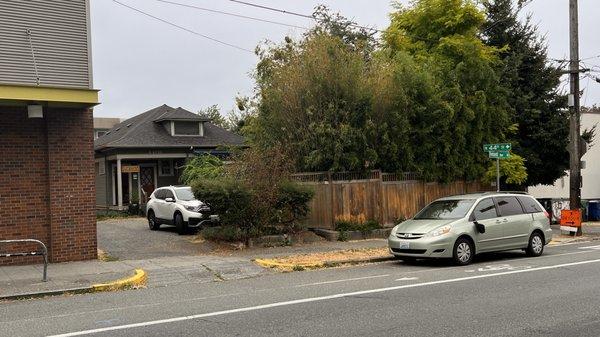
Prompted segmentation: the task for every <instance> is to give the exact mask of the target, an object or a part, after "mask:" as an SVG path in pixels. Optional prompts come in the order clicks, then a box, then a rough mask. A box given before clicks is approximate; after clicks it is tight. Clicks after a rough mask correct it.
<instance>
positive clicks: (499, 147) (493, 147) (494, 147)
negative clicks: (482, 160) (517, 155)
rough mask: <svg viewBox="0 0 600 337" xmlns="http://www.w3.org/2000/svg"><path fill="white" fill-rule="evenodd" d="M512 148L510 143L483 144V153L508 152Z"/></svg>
mask: <svg viewBox="0 0 600 337" xmlns="http://www.w3.org/2000/svg"><path fill="white" fill-rule="evenodd" d="M511 149H512V146H511V145H510V143H498V144H484V145H483V151H485V152H495V151H510V150H511Z"/></svg>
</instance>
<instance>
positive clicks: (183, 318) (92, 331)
mask: <svg viewBox="0 0 600 337" xmlns="http://www.w3.org/2000/svg"><path fill="white" fill-rule="evenodd" d="M599 262H600V259H595V260H586V261H578V262H570V263H562V264H557V265H551V266H543V267H537V268H530V269H519V270H510V271H505V272H499V273H492V274H480V275H475V276H468V277H459V278H453V279H447V280H438V281H429V282H422V283H413V284H405V285H401V286H394V287H386V288H378V289H369V290H361V291H354V292H349V293H340V294H333V295H327V296H319V297H309V298H303V299H298V300H291V301H283V302H275V303H269V304H263V305H257V306H252V307H244V308H237V309H229V310H222V311H215V312H209V313H204V314H196V315H189V316H181V317H173V318H167V319H160V320H154V321H147V322H141V323H133V324H125V325H117V326H112V327H106V328H97V329H90V330H81V331H75V332H69V333H65V334H59V335H52V336H49V337H72V336H83V335H91V334H95V333H101V332H108V331H119V330H126V329H132V328H141V327H147V326H152V325H159V324H167V323H175V322H181V321H189V320H195V319H201V318H206V317H215V316H223V315H230V314H236V313H243V312H249V311H257V310H264V309H270V308H277V307H283V306H290V305H297V304H304V303H311V302H319V301H326V300H332V299H338V298H345V297H351V296H359V295H366V294H376V293H382V292H388V291H393V290H400V289H407V288H417V287H425V286H431V285H438V284H445V283H456V282H462V281H469V280H476V279H482V278H490V277H497V276H504V275H512V274H521V273H529V272H534V271H541V270H550V269H557V268H564V267H570V266H578V265H585V264H591V263H599Z"/></svg>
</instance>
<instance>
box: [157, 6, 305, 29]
mask: <svg viewBox="0 0 600 337" xmlns="http://www.w3.org/2000/svg"><path fill="white" fill-rule="evenodd" d="M156 1H158V2H163V3H166V4H171V5H176V6H181V7H187V8H193V9H197V10H201V11H205V12H210V13H217V14H222V15H228V16H233V17H237V18H242V19H248V20H254V21H260V22H265V23H271V24H275V25H280V26H286V27H291V28H298V29H304V30H308V29H309V28H307V27H302V26H298V25H293V24H289V23H285V22H279V21H273V20H267V19H261V18H257V17H252V16H247V15H242V14H236V13H231V12H226V11H221V10H216V9H210V8H205V7H200V6H194V5H189V4H184V3H180V2H174V1H168V0H156Z"/></svg>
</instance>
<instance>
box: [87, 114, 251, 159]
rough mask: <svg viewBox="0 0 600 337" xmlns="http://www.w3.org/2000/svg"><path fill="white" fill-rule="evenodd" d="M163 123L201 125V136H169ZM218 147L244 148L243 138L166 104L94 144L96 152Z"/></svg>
mask: <svg viewBox="0 0 600 337" xmlns="http://www.w3.org/2000/svg"><path fill="white" fill-rule="evenodd" d="M167 120H178V121H183V120H186V121H198V122H204V136H203V137H200V136H197V137H195V136H185V137H178V136H171V135H170V134H169V133H168V132H167V130H166V129H165V128H164V127H163V125H162V123H161V122H162V121H167ZM222 145H233V146H240V145H244V138H243V137H242V136H240V135H237V134H235V133H233V132H230V131H227V130H225V129H223V128H221V127H218V126H216V125H214V124H212V123H210V122H209V120H208V119H206V118H205V117H202V116H198V115H196V114H194V113H192V112H190V111H187V110H185V109H182V108H176V109H175V108H172V107H170V106H168V105H166V104H165V105H161V106H159V107H156V108H154V109H151V110H148V111H146V112H143V113H141V114H139V115H137V116H134V117H132V118H129V119H127V120H125V121H123V122H121V123H119V124H117V125H115V126H114V127H113V128H112V129H111V130H110V131H109V132H108V133H107V134H106V135H104V136H102V137H99V138H98V139H96V140H95V141H94V149H95V150H96V151H102V150H105V149H110V148H173V147H181V148H183V147H199V148H201V147H203V148H212V147H218V146H222Z"/></svg>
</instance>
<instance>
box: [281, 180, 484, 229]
mask: <svg viewBox="0 0 600 337" xmlns="http://www.w3.org/2000/svg"><path fill="white" fill-rule="evenodd" d="M293 178H294V180H296V181H299V182H301V183H303V184H307V185H310V186H313V188H314V191H315V196H314V198H313V200H312V201H311V203H310V209H311V212H310V215H309V217H308V219H307V220H306V224H307V226H308V227H319V228H330V229H332V228H333V227H334V222H335V219H336V217H339V216H358V215H361V214H362V215H364V216H365V218H366V219H375V220H378V221H379V222H380V223H383V224H388V225H389V224H393V223H395V222H396V221H397V220H398V219H400V218H410V217H412V216H413V215H415V214H416V213H417V212H418V211H419V210H420V209H421V208H423V207H424V206H425V205H427V204H428V203H430V202H431V201H433V200H435V199H437V198H441V197H444V196H450V195H457V194H465V193H473V192H481V191H489V190H490V189H491V187H490V186H489V185H485V184H482V183H480V182H478V181H473V182H466V181H456V182H452V183H448V184H441V183H426V182H423V181H420V180H418V176H417V175H416V174H414V173H401V174H389V173H382V172H380V171H371V172H366V173H359V172H341V173H329V172H319V173H300V174H295V175H293Z"/></svg>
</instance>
